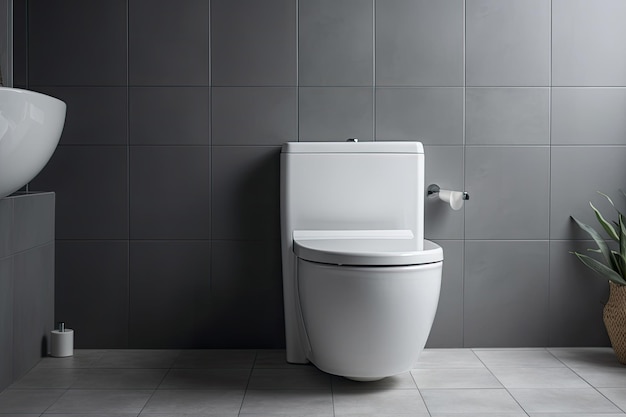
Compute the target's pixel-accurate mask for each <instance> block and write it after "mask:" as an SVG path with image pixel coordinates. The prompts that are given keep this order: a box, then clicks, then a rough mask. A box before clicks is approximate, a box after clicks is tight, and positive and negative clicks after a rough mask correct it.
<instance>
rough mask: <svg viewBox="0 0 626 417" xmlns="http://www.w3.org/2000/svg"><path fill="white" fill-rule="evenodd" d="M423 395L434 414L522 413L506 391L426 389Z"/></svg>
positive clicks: (422, 391) (429, 409)
mask: <svg viewBox="0 0 626 417" xmlns="http://www.w3.org/2000/svg"><path fill="white" fill-rule="evenodd" d="M421 393H422V396H423V397H424V402H425V403H426V406H427V407H428V411H430V412H431V413H432V414H436V413H517V412H520V411H522V410H521V408H520V406H519V405H518V404H517V402H515V400H514V399H513V397H511V395H509V393H508V392H507V391H506V390H504V389H424V390H421Z"/></svg>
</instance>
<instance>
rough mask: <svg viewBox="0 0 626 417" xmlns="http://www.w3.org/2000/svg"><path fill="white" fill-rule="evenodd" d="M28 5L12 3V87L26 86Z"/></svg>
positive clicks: (17, 2) (23, 2)
mask: <svg viewBox="0 0 626 417" xmlns="http://www.w3.org/2000/svg"><path fill="white" fill-rule="evenodd" d="M27 22H28V3H27V2H26V1H19V0H18V1H14V2H13V87H16V88H24V87H25V86H26V85H27V84H28V81H27V80H28V70H27V68H28V65H27V62H28V43H27V41H26V40H27V39H28V26H27Z"/></svg>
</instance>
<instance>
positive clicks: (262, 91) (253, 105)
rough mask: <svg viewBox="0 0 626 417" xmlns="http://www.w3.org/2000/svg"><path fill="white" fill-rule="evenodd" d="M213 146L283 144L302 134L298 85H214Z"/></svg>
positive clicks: (212, 112)
mask: <svg viewBox="0 0 626 417" xmlns="http://www.w3.org/2000/svg"><path fill="white" fill-rule="evenodd" d="M211 91H212V93H211V94H212V96H211V99H212V105H211V118H212V120H213V126H212V144H213V145H281V144H283V143H284V142H288V141H293V140H296V138H297V135H298V99H297V89H296V87H213V88H212V90H211Z"/></svg>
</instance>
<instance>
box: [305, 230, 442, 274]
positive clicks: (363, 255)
mask: <svg viewBox="0 0 626 417" xmlns="http://www.w3.org/2000/svg"><path fill="white" fill-rule="evenodd" d="M423 242H424V243H423V247H424V249H423V250H418V249H417V248H418V245H417V242H416V240H415V238H414V236H413V233H412V232H411V231H410V230H295V231H294V232H293V244H294V252H295V254H296V256H297V257H298V258H300V259H304V260H306V261H310V262H317V263H323V264H331V265H352V266H405V265H422V264H429V263H434V262H441V261H443V250H442V249H441V247H440V246H439V245H437V244H435V243H433V242H431V241H429V240H424V241H423Z"/></svg>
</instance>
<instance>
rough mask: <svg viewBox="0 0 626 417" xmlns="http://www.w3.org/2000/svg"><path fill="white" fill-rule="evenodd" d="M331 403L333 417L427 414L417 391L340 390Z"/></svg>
mask: <svg viewBox="0 0 626 417" xmlns="http://www.w3.org/2000/svg"><path fill="white" fill-rule="evenodd" d="M333 402H334V406H335V416H350V415H359V416H362V415H380V414H398V413H413V414H417V413H427V412H428V410H427V409H426V405H425V404H424V400H423V399H422V397H421V396H420V394H419V392H418V391H417V390H383V391H381V390H376V389H374V390H358V391H357V390H349V391H348V390H346V391H343V390H342V391H341V392H335V393H333Z"/></svg>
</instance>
